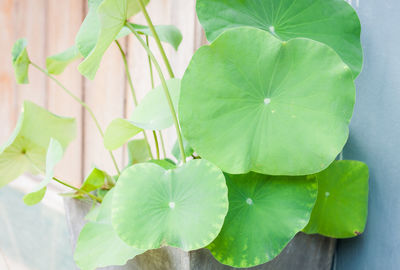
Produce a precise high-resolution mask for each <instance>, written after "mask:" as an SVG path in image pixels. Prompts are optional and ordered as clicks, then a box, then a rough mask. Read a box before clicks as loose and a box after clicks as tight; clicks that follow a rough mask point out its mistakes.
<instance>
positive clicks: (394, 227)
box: [336, 0, 400, 270]
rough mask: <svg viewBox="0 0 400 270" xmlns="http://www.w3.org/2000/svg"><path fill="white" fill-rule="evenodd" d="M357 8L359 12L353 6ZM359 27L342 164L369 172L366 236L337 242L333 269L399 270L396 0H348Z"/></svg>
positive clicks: (399, 20) (399, 41)
mask: <svg viewBox="0 0 400 270" xmlns="http://www.w3.org/2000/svg"><path fill="white" fill-rule="evenodd" d="M357 4H358V7H357ZM352 5H353V6H354V7H355V8H356V10H357V12H358V14H359V16H360V19H361V23H362V42H363V47H364V57H365V58H364V71H363V72H362V74H361V75H360V77H359V78H358V79H357V81H356V83H357V102H356V103H357V104H356V109H355V112H354V117H353V120H352V123H351V130H350V139H349V142H348V144H347V146H346V148H345V150H344V158H345V159H356V160H362V161H364V162H366V163H367V164H368V165H369V167H370V196H369V217H368V223H367V227H366V231H365V234H364V235H362V236H361V237H359V238H357V239H349V240H342V241H339V244H338V250H337V257H336V269H337V270H397V269H400V0H352Z"/></svg>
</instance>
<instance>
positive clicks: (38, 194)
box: [24, 138, 64, 205]
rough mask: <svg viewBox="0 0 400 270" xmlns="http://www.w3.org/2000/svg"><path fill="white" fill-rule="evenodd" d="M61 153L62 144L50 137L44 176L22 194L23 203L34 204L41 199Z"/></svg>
mask: <svg viewBox="0 0 400 270" xmlns="http://www.w3.org/2000/svg"><path fill="white" fill-rule="evenodd" d="M63 155H64V150H63V147H62V145H61V144H60V143H59V142H58V141H57V140H55V139H53V138H51V139H50V144H49V147H48V149H47V154H46V177H45V179H44V180H43V181H42V182H40V183H39V185H37V186H36V187H35V189H34V191H33V192H31V193H29V194H27V195H25V196H24V203H25V204H26V205H35V204H37V203H39V202H40V201H41V200H42V199H43V197H44V195H45V193H46V189H47V185H48V184H49V183H50V181H51V179H52V178H53V176H54V168H55V167H56V165H57V163H58V162H60V161H61V159H62V158H63Z"/></svg>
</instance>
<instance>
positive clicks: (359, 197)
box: [304, 160, 369, 238]
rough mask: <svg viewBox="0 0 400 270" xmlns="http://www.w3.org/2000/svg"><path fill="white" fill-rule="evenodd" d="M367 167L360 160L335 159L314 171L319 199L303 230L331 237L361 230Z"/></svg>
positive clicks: (364, 210) (365, 214) (365, 216)
mask: <svg viewBox="0 0 400 270" xmlns="http://www.w3.org/2000/svg"><path fill="white" fill-rule="evenodd" d="M368 176H369V173H368V166H367V165H366V164H365V163H363V162H360V161H352V160H341V161H335V162H333V163H332V165H330V166H329V167H328V168H327V169H326V170H324V171H322V172H320V173H318V174H316V178H317V180H318V199H317V203H316V204H315V207H314V210H313V212H312V214H311V219H310V222H309V223H308V225H307V227H305V228H304V232H306V233H309V234H313V233H318V234H322V235H325V236H328V237H333V238H348V237H354V236H357V235H359V234H361V233H362V232H364V228H365V224H366V222H367V214H368Z"/></svg>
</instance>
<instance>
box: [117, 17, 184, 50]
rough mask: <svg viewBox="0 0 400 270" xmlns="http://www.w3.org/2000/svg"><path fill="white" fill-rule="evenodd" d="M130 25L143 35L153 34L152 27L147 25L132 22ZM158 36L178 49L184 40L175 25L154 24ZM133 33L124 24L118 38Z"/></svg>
mask: <svg viewBox="0 0 400 270" xmlns="http://www.w3.org/2000/svg"><path fill="white" fill-rule="evenodd" d="M130 25H131V26H132V27H133V28H134V29H135V30H136V31H137V32H138V33H139V34H141V35H146V36H151V37H152V36H153V33H152V32H151V30H150V28H149V27H148V26H146V25H140V24H134V23H130ZM154 28H155V30H156V32H157V35H158V37H159V38H160V40H161V41H162V42H166V43H169V44H170V45H171V46H172V47H173V48H174V49H175V50H176V51H177V50H178V48H179V45H180V44H181V42H182V33H181V31H179V29H178V28H177V27H176V26H175V25H155V26H154ZM129 34H132V32H131V30H129V28H128V27H126V26H124V28H122V30H121V32H119V34H118V36H117V38H116V39H119V38H122V37H125V36H127V35H129Z"/></svg>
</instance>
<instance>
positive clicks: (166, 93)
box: [125, 0, 186, 163]
mask: <svg viewBox="0 0 400 270" xmlns="http://www.w3.org/2000/svg"><path fill="white" fill-rule="evenodd" d="M139 1H140V0H139ZM125 25H126V26H127V27H128V28H129V30H131V32H132V33H133V34H134V35H135V36H136V38H137V39H138V40H139V42H140V43H141V44H142V46H143V48H144V49H145V50H146V52H147V54H148V55H149V56H150V58H151V61H152V62H153V64H154V66H155V68H156V70H157V73H158V76H159V77H160V80H161V84H162V87H163V89H164V93H165V97H166V99H167V102H168V105H169V108H170V111H171V114H172V118H173V120H174V124H175V129H176V133H177V137H178V142H179V149H180V152H181V156H182V161H183V163H186V155H185V151H184V148H183V139H182V134H181V130H180V127H179V122H178V118H177V115H176V111H175V108H174V104H173V103H172V99H171V95H170V94H169V90H168V85H167V82H166V80H165V77H164V74H163V72H162V70H161V67H160V65H159V63H158V62H157V59H156V58H155V56H154V54H153V53H152V51H151V50H150V48H149V47H148V46H147V45H146V42H145V41H144V40H143V39H142V37H141V36H140V35H139V34H138V33H137V32H136V30H135V29H134V28H133V27H132V26H131V25H130V24H129V23H125Z"/></svg>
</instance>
